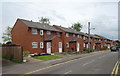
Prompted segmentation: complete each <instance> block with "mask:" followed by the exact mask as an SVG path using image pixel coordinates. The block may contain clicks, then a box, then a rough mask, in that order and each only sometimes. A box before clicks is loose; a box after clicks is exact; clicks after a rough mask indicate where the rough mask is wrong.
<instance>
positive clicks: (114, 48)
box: [110, 46, 119, 52]
mask: <svg viewBox="0 0 120 76" xmlns="http://www.w3.org/2000/svg"><path fill="white" fill-rule="evenodd" d="M110 50H111V52H112V51H118V50H119V48H118V47H117V46H112V47H111V48H110Z"/></svg>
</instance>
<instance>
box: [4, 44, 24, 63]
mask: <svg viewBox="0 0 120 76" xmlns="http://www.w3.org/2000/svg"><path fill="white" fill-rule="evenodd" d="M2 57H8V58H10V59H17V60H21V61H22V60H23V48H22V47H21V46H17V45H3V46H2Z"/></svg>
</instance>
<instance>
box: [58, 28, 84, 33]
mask: <svg viewBox="0 0 120 76" xmlns="http://www.w3.org/2000/svg"><path fill="white" fill-rule="evenodd" d="M57 27H59V28H60V29H62V30H64V31H65V32H69V33H74V34H80V35H84V34H85V33H83V32H78V31H76V30H74V29H70V28H65V27H62V26H57Z"/></svg>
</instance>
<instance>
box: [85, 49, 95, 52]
mask: <svg viewBox="0 0 120 76" xmlns="http://www.w3.org/2000/svg"><path fill="white" fill-rule="evenodd" d="M83 51H85V52H94V51H96V49H83Z"/></svg>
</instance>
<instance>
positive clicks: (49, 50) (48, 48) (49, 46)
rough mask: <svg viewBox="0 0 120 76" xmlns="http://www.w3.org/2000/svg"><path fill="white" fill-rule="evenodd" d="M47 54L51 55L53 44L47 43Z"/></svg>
mask: <svg viewBox="0 0 120 76" xmlns="http://www.w3.org/2000/svg"><path fill="white" fill-rule="evenodd" d="M47 53H48V54H51V42H47Z"/></svg>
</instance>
